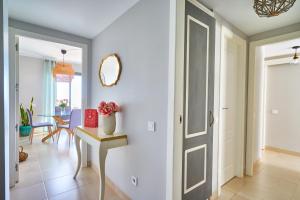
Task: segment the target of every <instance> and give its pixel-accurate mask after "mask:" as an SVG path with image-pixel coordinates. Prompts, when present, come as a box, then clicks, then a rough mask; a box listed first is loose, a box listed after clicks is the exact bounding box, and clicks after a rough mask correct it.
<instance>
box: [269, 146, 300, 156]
mask: <svg viewBox="0 0 300 200" xmlns="http://www.w3.org/2000/svg"><path fill="white" fill-rule="evenodd" d="M265 150H267V151H274V152H277V153H284V154H288V155H292V156H298V157H300V152H296V151H290V150H286V149H281V148H277V147H272V146H266V147H265Z"/></svg>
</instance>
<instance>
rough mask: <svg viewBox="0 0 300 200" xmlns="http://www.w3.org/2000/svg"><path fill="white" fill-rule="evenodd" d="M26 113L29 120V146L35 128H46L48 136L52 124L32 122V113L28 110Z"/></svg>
mask: <svg viewBox="0 0 300 200" xmlns="http://www.w3.org/2000/svg"><path fill="white" fill-rule="evenodd" d="M26 111H27V115H28V118H29V124H30V126H31V133H30V136H29V141H30V144H32V139H33V134H34V129H35V128H41V127H47V128H48V133H49V134H51V133H52V126H53V124H51V123H50V122H33V120H32V113H31V112H30V110H29V109H27V110H26ZM52 139H53V141H54V138H53V136H52Z"/></svg>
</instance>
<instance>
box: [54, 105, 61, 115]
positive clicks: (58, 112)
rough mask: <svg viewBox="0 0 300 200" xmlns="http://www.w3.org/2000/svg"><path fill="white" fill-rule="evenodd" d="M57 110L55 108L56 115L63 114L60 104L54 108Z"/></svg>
mask: <svg viewBox="0 0 300 200" xmlns="http://www.w3.org/2000/svg"><path fill="white" fill-rule="evenodd" d="M54 109H55V110H54V112H55V116H59V115H61V107H59V106H55V108H54Z"/></svg>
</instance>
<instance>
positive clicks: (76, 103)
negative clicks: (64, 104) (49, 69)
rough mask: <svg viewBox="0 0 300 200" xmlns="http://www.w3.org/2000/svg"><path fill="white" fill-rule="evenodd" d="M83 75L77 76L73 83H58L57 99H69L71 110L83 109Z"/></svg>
mask: <svg viewBox="0 0 300 200" xmlns="http://www.w3.org/2000/svg"><path fill="white" fill-rule="evenodd" d="M81 82H82V77H81V75H78V74H76V75H75V76H74V78H73V80H72V82H71V83H67V82H56V87H57V89H56V99H57V100H62V99H67V100H68V102H69V104H71V108H81Z"/></svg>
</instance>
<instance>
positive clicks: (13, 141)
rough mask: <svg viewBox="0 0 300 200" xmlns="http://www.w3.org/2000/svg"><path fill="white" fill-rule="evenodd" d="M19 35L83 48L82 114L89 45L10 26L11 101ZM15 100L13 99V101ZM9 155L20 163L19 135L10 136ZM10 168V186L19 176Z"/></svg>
mask: <svg viewBox="0 0 300 200" xmlns="http://www.w3.org/2000/svg"><path fill="white" fill-rule="evenodd" d="M19 36H24V37H30V38H34V39H40V40H46V41H50V42H55V43H62V44H66V45H70V46H75V47H78V48H81V49H82V108H81V109H82V114H83V110H84V109H86V108H88V101H87V99H88V76H89V74H88V53H89V54H90V52H88V50H89V46H88V44H86V43H80V42H74V41H70V40H66V39H62V38H58V37H53V36H50V35H46V34H40V33H35V32H30V31H26V30H22V29H19V28H15V27H9V44H10V45H9V53H10V56H9V57H10V58H9V79H10V88H9V93H10V95H9V99H10V102H14V99H15V98H16V93H15V84H16V81H17V77H16V70H18V67H19V66H16V64H17V63H16V62H15V59H14V58H15V57H16V51H15V44H16V38H17V37H19ZM11 100H13V101H11ZM9 110H10V113H15V114H17V111H16V105H15V102H14V103H10V105H9ZM17 119H18V117H17V116H16V115H12V116H11V117H10V122H9V124H10V125H9V131H10V132H13V133H14V132H15V125H16V124H17V123H18V120H17ZM9 146H10V147H9V157H10V159H13V160H15V162H16V164H18V156H17V153H16V151H15V149H17V148H18V139H17V135H14V136H13V137H10V140H9ZM81 152H82V156H83V157H82V161H81V162H82V166H87V144H86V143H82V148H81ZM10 170H11V171H13V172H12V173H10V174H11V177H10V183H9V184H10V187H13V186H15V184H16V182H18V176H17V172H16V170H14V167H12V166H10Z"/></svg>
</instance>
